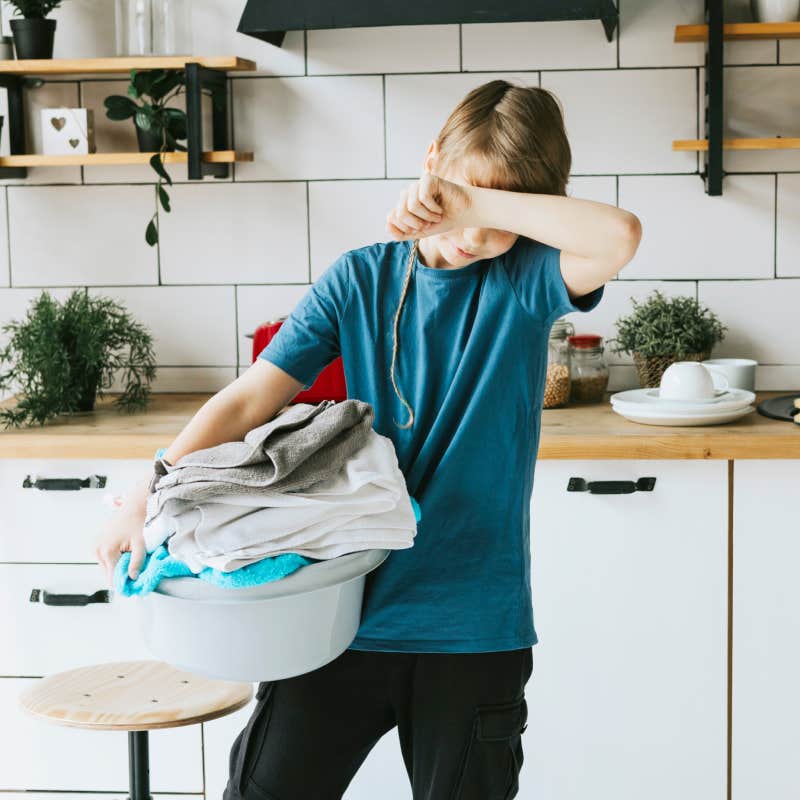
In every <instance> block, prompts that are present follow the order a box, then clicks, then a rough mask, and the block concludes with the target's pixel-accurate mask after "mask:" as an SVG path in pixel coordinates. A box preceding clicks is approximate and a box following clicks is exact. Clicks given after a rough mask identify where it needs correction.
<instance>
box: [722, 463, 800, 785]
mask: <svg viewBox="0 0 800 800" xmlns="http://www.w3.org/2000/svg"><path fill="white" fill-rule="evenodd" d="M733 483H734V489H733V681H732V695H733V697H732V702H733V709H732V716H731V737H732V742H731V794H732V796H733V798H734V800H762V798H770V800H796V798H797V797H800V773H798V770H797V760H796V759H797V719H798V715H800V687H798V681H797V676H798V674H799V673H800V582H798V566H799V565H800V510H798V502H797V501H798V497H800V494H798V490H799V489H800V459H771V460H761V459H742V460H737V461H736V462H735V464H734V469H733Z"/></svg>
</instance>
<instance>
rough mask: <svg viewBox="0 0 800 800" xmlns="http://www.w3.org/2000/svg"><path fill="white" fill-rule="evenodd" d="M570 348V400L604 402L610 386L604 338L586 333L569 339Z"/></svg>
mask: <svg viewBox="0 0 800 800" xmlns="http://www.w3.org/2000/svg"><path fill="white" fill-rule="evenodd" d="M567 342H568V343H569V348H570V383H571V388H570V398H569V399H570V400H573V401H575V402H577V403H599V402H602V400H603V398H604V396H605V391H606V387H607V386H608V366H607V365H606V362H605V360H604V359H603V350H604V349H605V348H604V346H603V337H602V336H598V335H597V334H594V333H585V334H579V335H577V336H576V335H573V336H568V337H567Z"/></svg>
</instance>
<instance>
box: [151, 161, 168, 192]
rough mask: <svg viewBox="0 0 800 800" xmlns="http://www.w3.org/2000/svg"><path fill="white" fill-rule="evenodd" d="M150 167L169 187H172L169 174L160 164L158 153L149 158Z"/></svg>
mask: <svg viewBox="0 0 800 800" xmlns="http://www.w3.org/2000/svg"><path fill="white" fill-rule="evenodd" d="M150 166H151V167H152V168H153V169H154V170H155V171H156V172H157V173H158V174H159V175H160V176H161V177H162V178H163V179H164V180H165V181H166V182H167V183H168V184H169V185H170V186H172V178H170V176H169V173H168V172H167V171H166V170H165V169H164V165H163V164H162V163H161V154H160V153H153V155H152V156H150Z"/></svg>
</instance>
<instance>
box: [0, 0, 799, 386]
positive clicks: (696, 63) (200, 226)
mask: <svg viewBox="0 0 800 800" xmlns="http://www.w3.org/2000/svg"><path fill="white" fill-rule="evenodd" d="M113 5H114V4H113V3H110V2H106V0H73V2H70V3H65V4H63V6H62V7H61V8H60V9H58V10H57V11H56V12H55V16H56V18H57V19H58V28H57V33H56V51H55V56H56V57H80V56H103V55H113V54H114V36H113ZM241 6H242V4H241V3H239V4H237V3H230V2H228V0H195V1H194V2H193V3H192V13H193V23H194V25H193V27H194V32H193V34H194V52H195V53H197V54H210V55H218V54H223V53H225V54H235V55H239V56H243V57H246V58H251V59H253V60H255V61H256V64H257V69H256V70H255V71H253V72H247V73H238V74H234V75H231V76H230V78H229V84H230V87H231V102H232V115H231V117H232V121H231V134H232V142H233V146H235V147H236V148H237V149H240V150H252V151H253V152H254V154H255V160H254V161H253V162H252V163H240V164H237V165H235V167H234V168H233V169H232V170H231V175H230V177H229V178H227V179H225V180H219V179H215V178H211V177H206V178H205V179H204V180H203V181H202V182H189V181H187V179H186V172H185V167H184V166H182V165H172V166H171V167H170V173H171V175H172V177H173V180H174V181H175V184H176V185H174V186H173V187H171V188H169V192H170V195H171V197H172V200H173V209H172V211H171V213H169V214H167V213H165V212H163V211H159V221H160V226H161V241H160V244H159V245H158V247H155V248H150V247H148V246H147V245H146V243H145V242H144V228H145V225H146V222H147V220H148V218H149V216H150V215H151V214H152V213H153V212H154V210H155V209H156V202H155V195H154V190H153V181H154V175H153V174H152V171H151V170H150V168H149V167H144V166H142V167H136V166H132V167H116V168H100V167H91V168H90V167H85V168H80V167H70V168H66V167H64V168H36V169H31V170H30V172H29V177H28V178H26V179H6V180H2V181H0V323H2V322H5V321H7V320H9V319H18V318H20V317H21V316H22V315H23V313H24V310H25V307H26V305H27V303H28V302H29V301H30V299H31V298H33V297H34V296H36V294H37V293H38V291H39V290H40V289H41V288H51V287H57V288H56V292H55V293H56V295H57V296H65V295H66V293H68V291H69V290H70V289H71V287H85V288H86V289H87V290H88V291H90V292H91V293H92V294H108V295H113V296H115V297H119V298H120V299H122V300H123V301H124V302H125V303H126V305H127V307H128V308H129V309H130V310H131V311H132V312H133V313H134V314H135V315H136V316H137V317H138V318H139V319H140V320H141V321H142V322H144V323H146V324H147V325H148V326H149V327H150V328H151V330H152V332H153V334H154V336H155V338H156V351H157V362H158V367H159V370H158V377H157V379H156V381H155V383H154V385H153V388H154V390H156V391H187V390H188V391H217V390H218V389H220V388H222V387H223V386H225V385H226V384H227V383H229V382H230V381H231V380H233V379H234V378H235V377H236V376H237V375H238V374H241V373H242V372H243V371H244V370H246V369H247V367H248V365H249V364H250V363H251V361H252V340H251V339H250V338H248V334H250V333H252V331H253V329H254V328H255V327H256V326H257V325H258V324H259V323H261V322H264V321H266V320H269V319H272V318H274V317H277V316H283V315H285V314H288V313H289V312H290V311H291V310H292V308H293V307H294V305H295V303H297V301H298V300H299V299H300V297H302V295H303V294H304V293H305V291H307V289H308V287H309V285H310V284H311V283H313V281H314V280H316V279H317V278H318V277H319V275H320V274H321V273H322V272H323V271H324V269H325V268H326V267H327V266H328V265H329V264H330V263H331V262H332V261H333V260H334V259H336V258H337V257H338V256H339V255H340V254H341V253H343V252H345V251H346V250H349V249H353V248H357V247H361V246H363V245H366V244H370V243H372V242H376V241H385V240H388V239H389V238H390V237H389V235H388V233H387V232H386V230H385V217H386V214H387V213H388V212H389V210H390V209H391V208H392V207H393V205H394V204H395V203H396V201H397V197H398V195H399V192H400V190H401V189H403V188H404V186H405V184H406V183H407V182H408V181H410V180H414V179H415V178H417V177H418V176H419V174H420V171H421V169H422V162H423V158H424V155H425V150H426V148H427V146H428V143H429V142H430V140H431V139H432V138H433V137H434V136H435V135H436V133H437V132H438V130H439V127H440V126H441V124H442V123H443V122H444V120H445V118H446V116H447V115H448V113H449V112H450V110H451V109H452V107H453V106H454V105H455V104H456V103H457V102H458V100H460V99H461V97H463V95H464V94H465V93H466V92H467V91H469V90H470V89H471V88H473V87H474V86H477V85H479V84H480V83H483V82H485V81H487V80H490V79H492V78H495V77H503V78H508V79H509V80H512V81H514V82H517V83H522V84H525V85H533V86H541V87H543V88H546V89H549V90H551V91H553V92H554V93H555V94H556V95H557V97H558V98H559V100H560V102H561V105H562V107H563V109H564V115H565V122H566V127H567V134H568V136H569V140H570V145H571V148H572V156H573V162H572V176H571V180H570V183H569V186H568V193H569V194H570V195H572V196H575V197H582V198H586V199H593V200H598V201H600V202H604V203H610V204H612V205H618V206H620V207H622V208H625V209H627V210H629V211H632V212H633V213H635V214H636V215H637V216H639V218H640V219H641V220H642V223H643V228H644V237H643V240H642V244H641V247H640V249H639V251H638V253H637V255H636V256H635V258H634V259H633V260H632V261H631V262H630V263H629V264H628V265H626V266H625V267H624V268H623V269H622V270H621V271H620V273H619V276H618V277H617V278H616V279H615V280H612V281H611V282H609V284H608V286H607V289H606V293H605V297H604V300H603V302H602V303H601V304H600V305H599V306H598V308H597V309H595V310H594V311H592V312H591V313H589V314H572V315H570V318H571V320H572V322H573V323H574V324H575V325H576V327H577V330H578V332H593V333H599V334H601V335H603V336H605V337H612V336H614V335H615V333H616V327H615V324H614V323H615V321H616V320H617V319H618V318H619V317H621V316H622V315H625V314H628V313H630V312H631V311H632V304H631V298H637V299H638V300H641V299H643V298H644V297H645V296H646V295H648V294H649V293H650V292H651V291H652V289H654V288H660V289H662V290H663V291H664V292H665V293H666V294H667V295H670V296H676V295H690V296H693V297H696V298H697V299H698V300H699V301H700V302H701V303H702V304H705V305H707V306H708V307H709V308H710V309H711V310H712V311H714V312H715V313H716V314H717V315H718V316H719V317H720V319H721V320H722V322H723V323H724V324H725V325H726V326H728V331H727V334H726V338H725V340H724V341H723V342H722V343H720V344H719V345H718V346H717V347H716V348H715V349H714V351H713V353H712V355H713V356H715V357H717V356H721V357H725V356H746V357H752V358H756V359H757V360H758V361H759V368H758V371H757V375H756V387H757V388H758V389H762V390H770V389H776V390H784V389H786V390H788V389H792V388H796V387H797V386H798V385H800V347H799V346H798V344H800V338H799V337H798V335H797V330H796V319H797V309H798V308H800V224H799V223H800V174H798V173H800V151H797V150H794V151H793V150H786V151H783V152H779V151H775V152H752V151H751V152H732V151H725V154H724V168H725V171H726V174H725V177H724V179H723V195H722V196H721V197H720V196H716V197H711V196H709V195H707V194H706V193H705V191H704V186H703V183H702V180H701V179H700V177H699V176H698V175H697V174H696V173H697V171H698V170H699V169H701V168H702V159H701V158H700V157H699V156H698V154H696V153H686V152H677V151H673V150H672V140H673V139H682V138H686V139H689V138H702V137H703V93H702V87H703V81H704V80H705V70H704V64H703V52H704V50H703V45H701V44H676V43H675V42H674V41H673V36H674V26H675V25H676V24H692V23H702V22H703V0H690V1H687V0H658V1H657V0H620V2H619V3H618V7H619V10H620V27H619V30H618V31H616V32H615V35H614V40H613V41H612V42H608V41H607V40H606V38H605V35H604V32H603V29H602V27H601V24H600V23H599V22H597V21H576V22H541V23H503V24H471V25H440V26H430V25H425V26H393V27H388V28H352V29H342V30H329V31H309V32H307V33H305V34H304V33H303V32H296V31H294V32H290V33H288V34H287V36H286V39H285V43H284V46H283V47H282V48H277V47H273V46H271V45H268V44H266V43H263V42H260V41H257V40H255V39H252V38H250V37H246V36H243V35H242V34H240V33H237V32H236V26H237V24H238V21H239V15H240V13H241ZM0 8H1V9H2V32H3V33H5V34H9V33H10V29H9V27H8V20H9V19H10V17H11V15H10V10H9V8H8V6H7V4H5V3H2V5H1V6H0ZM748 13H749V6H748V3H747V2H745V0H730V2H728V3H726V15H727V16H726V19H727V20H729V21H734V19H735V18H736V19H741V20H745V19H748V18H749V17H748V16H747V15H748ZM737 15H738V16H737ZM724 63H725V65H726V67H725V70H724V72H725V74H724V87H725V89H724V91H725V110H726V113H725V135H726V136H761V135H763V136H774V135H777V134H780V135H783V136H799V135H800V113H798V99H797V97H798V96H797V90H796V87H797V84H798V79H800V42H796V41H794V42H792V41H781V42H775V41H771V42H770V41H766V42H726V43H725V47H724ZM125 85H126V81H125V80H124V79H120V78H118V77H115V78H113V79H110V78H109V77H108V76H92V77H88V78H85V79H78V78H76V77H74V76H70V77H65V78H57V79H55V80H49V79H48V80H47V81H46V82H45V84H44V85H43V86H42V87H40V88H36V89H33V88H31V89H27V90H26V108H27V113H28V120H29V126H28V131H27V138H28V143H27V146H28V148H29V152H36V151H38V150H39V149H40V142H41V137H40V135H39V119H38V109H39V108H42V107H45V106H54V105H79V104H80V105H84V106H87V107H89V108H93V109H94V111H95V117H96V127H97V143H98V149H99V150H115V149H134V147H135V137H134V131H133V127H132V123H130V122H129V121H128V122H125V123H119V122H111V121H110V120H108V119H106V118H105V110H104V108H103V98H104V97H106V96H107V95H108V94H112V93H121V92H123V91H124V88H125ZM182 101H183V98H180V97H179V98H178V102H179V104H181V105H182ZM6 108H7V106H6V99H5V93H0V114H5V113H6ZM209 112H210V106H209V105H208V104H206V106H205V119H204V125H205V126H206V128H205V130H206V135H209V133H210V128H209V125H210V113H209ZM0 152H3V153H7V152H8V128H7V126H5V127H4V130H3V132H2V138H1V139H0ZM606 355H607V358H608V360H609V362H610V364H611V373H612V374H611V383H610V388H611V389H612V390H617V389H624V388H630V387H636V386H638V385H639V384H638V380H637V377H636V373H635V370H634V368H633V365H632V360H631V359H630V357H629V356H628V355H626V354H615V353H613V352H612V351H611V349H610V348H608V349H607V350H606Z"/></svg>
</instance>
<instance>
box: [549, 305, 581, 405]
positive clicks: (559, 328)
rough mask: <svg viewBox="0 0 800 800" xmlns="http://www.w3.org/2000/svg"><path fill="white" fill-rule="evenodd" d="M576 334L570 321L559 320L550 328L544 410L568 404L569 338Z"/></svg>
mask: <svg viewBox="0 0 800 800" xmlns="http://www.w3.org/2000/svg"><path fill="white" fill-rule="evenodd" d="M574 333H575V328H574V326H573V324H572V323H571V322H569V320H566V319H557V320H556V321H555V322H554V323H553V327H552V328H550V337H549V339H548V343H547V377H546V379H545V385H544V400H543V402H542V408H559V407H560V406H564V405H566V404H567V401H568V400H569V394H570V387H569V384H570V349H569V342H568V337H569V336H570V335H571V334H574Z"/></svg>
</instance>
